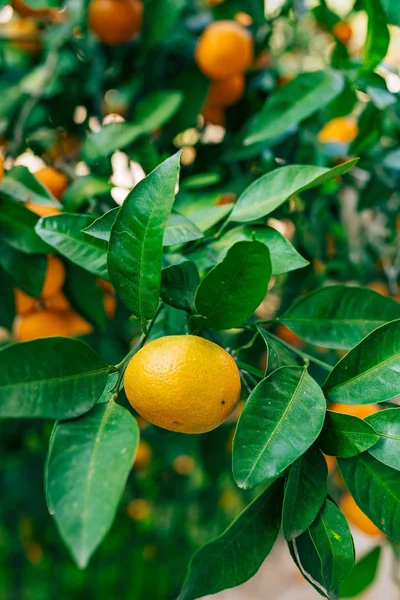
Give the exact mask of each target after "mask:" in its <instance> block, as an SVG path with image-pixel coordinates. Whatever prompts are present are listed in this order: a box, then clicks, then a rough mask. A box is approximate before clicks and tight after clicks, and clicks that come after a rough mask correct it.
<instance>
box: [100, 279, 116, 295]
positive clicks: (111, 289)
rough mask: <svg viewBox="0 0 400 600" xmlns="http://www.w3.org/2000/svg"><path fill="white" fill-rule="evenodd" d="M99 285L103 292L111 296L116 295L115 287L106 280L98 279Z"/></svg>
mask: <svg viewBox="0 0 400 600" xmlns="http://www.w3.org/2000/svg"><path fill="white" fill-rule="evenodd" d="M97 285H98V286H99V288H100V289H101V290H103V292H108V293H109V294H113V293H114V287H113V285H112V283H110V282H109V281H106V280H105V279H102V278H101V277H98V278H97Z"/></svg>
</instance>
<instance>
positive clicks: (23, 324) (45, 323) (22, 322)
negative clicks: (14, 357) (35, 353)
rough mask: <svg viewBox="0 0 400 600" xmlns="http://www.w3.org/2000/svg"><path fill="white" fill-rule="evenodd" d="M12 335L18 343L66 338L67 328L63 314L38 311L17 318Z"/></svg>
mask: <svg viewBox="0 0 400 600" xmlns="http://www.w3.org/2000/svg"><path fill="white" fill-rule="evenodd" d="M14 333H15V337H16V338H17V339H18V340H19V341H20V342H26V341H29V340H35V339H37V338H45V337H52V336H63V337H67V336H68V335H69V328H68V324H67V322H66V319H65V315H64V314H63V313H58V312H52V311H51V310H39V311H35V312H31V313H29V314H26V315H22V316H20V317H18V318H17V319H16V320H15V324H14Z"/></svg>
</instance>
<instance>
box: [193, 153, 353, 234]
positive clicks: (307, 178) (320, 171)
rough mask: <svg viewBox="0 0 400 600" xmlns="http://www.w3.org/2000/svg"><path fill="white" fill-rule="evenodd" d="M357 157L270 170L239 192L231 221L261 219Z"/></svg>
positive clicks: (340, 171) (347, 166)
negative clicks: (330, 165) (326, 164)
mask: <svg viewBox="0 0 400 600" xmlns="http://www.w3.org/2000/svg"><path fill="white" fill-rule="evenodd" d="M357 160H358V159H357V158H354V159H352V160H348V161H347V162H345V163H343V164H341V165H338V166H336V167H333V169H325V168H324V167H312V166H308V165H286V166H284V167H280V168H279V169H275V170H274V171H269V173H266V175H263V176H262V177H260V178H259V179H257V180H256V181H254V182H253V183H252V184H251V185H250V186H249V187H248V188H246V189H245V190H244V192H243V193H242V194H241V195H240V196H239V198H238V199H237V201H236V202H235V204H234V207H233V210H232V212H231V214H230V215H229V221H236V222H239V223H247V222H249V221H255V220H257V219H261V218H262V217H265V216H266V215H268V214H269V213H271V212H272V211H273V210H275V209H276V208H278V206H280V205H281V204H283V203H284V202H286V200H289V198H291V197H292V196H294V195H295V194H300V193H301V192H303V191H305V190H308V189H311V188H313V187H317V186H319V185H322V184H323V183H326V182H327V181H329V180H331V179H335V178H336V177H339V176H340V175H343V174H344V173H347V171H349V170H350V169H352V168H353V167H354V165H355V164H356V162H357ZM190 218H191V219H192V218H193V217H192V216H191V217H190ZM194 222H196V221H194Z"/></svg>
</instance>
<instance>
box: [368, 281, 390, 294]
mask: <svg viewBox="0 0 400 600" xmlns="http://www.w3.org/2000/svg"><path fill="white" fill-rule="evenodd" d="M367 288H369V289H370V290H374V292H378V294H381V295H382V296H390V290H389V286H388V285H387V283H385V282H384V281H378V280H376V281H371V282H370V283H368V284H367Z"/></svg>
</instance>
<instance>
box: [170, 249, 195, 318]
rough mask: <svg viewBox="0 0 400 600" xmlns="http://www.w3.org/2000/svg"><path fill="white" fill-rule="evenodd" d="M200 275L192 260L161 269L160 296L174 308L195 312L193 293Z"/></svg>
mask: <svg viewBox="0 0 400 600" xmlns="http://www.w3.org/2000/svg"><path fill="white" fill-rule="evenodd" d="M199 282H200V277H199V273H198V271H197V267H196V265H195V263H194V262H191V261H189V260H188V261H185V262H182V263H179V264H178V265H171V266H170V267H166V268H165V269H163V270H162V279H161V298H162V299H163V300H164V302H166V303H167V304H169V305H170V306H173V307H175V308H179V309H181V310H186V311H187V312H189V313H193V312H195V305H194V295H195V292H196V289H197V286H198V285H199Z"/></svg>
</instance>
